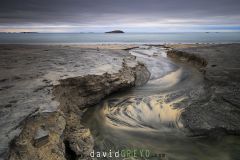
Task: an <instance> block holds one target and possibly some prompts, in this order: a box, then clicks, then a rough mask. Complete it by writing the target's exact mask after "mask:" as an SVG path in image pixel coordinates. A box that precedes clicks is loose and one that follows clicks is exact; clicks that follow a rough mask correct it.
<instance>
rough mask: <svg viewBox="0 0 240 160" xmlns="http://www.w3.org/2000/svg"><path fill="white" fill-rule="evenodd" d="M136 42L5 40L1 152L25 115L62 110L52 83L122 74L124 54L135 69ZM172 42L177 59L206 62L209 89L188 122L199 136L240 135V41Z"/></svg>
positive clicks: (0, 59)
mask: <svg viewBox="0 0 240 160" xmlns="http://www.w3.org/2000/svg"><path fill="white" fill-rule="evenodd" d="M135 47H137V45H119V44H118V45H107V44H105V45H0V66H1V67H0V69H1V72H0V77H1V78H0V115H1V116H0V126H1V131H0V146H1V147H0V154H1V156H6V151H7V149H8V143H9V142H10V141H11V140H12V139H13V137H14V136H15V135H18V134H19V133H20V132H21V127H20V126H21V125H23V123H21V122H24V123H25V121H24V119H25V118H26V117H28V116H29V115H30V114H32V113H35V112H36V111H41V112H54V111H56V110H57V109H58V107H59V102H58V101H57V100H55V99H54V95H53V86H55V85H58V84H59V81H61V80H62V79H68V78H74V77H79V76H86V75H88V74H90V75H103V74H104V73H106V72H107V73H109V74H110V75H112V74H117V73H118V72H119V71H120V70H121V69H122V68H123V63H124V62H125V61H124V59H129V61H131V62H129V63H128V66H129V67H130V68H131V67H132V68H134V66H136V65H137V62H136V61H135V60H134V57H133V56H131V55H130V54H129V53H128V51H126V50H127V49H129V48H135ZM167 47H170V48H171V49H173V50H174V52H173V54H171V57H172V58H173V59H175V60H179V61H182V62H184V63H191V64H194V65H195V64H196V61H195V59H194V58H192V56H193V57H195V56H196V55H197V56H200V57H202V58H204V59H205V60H206V62H207V63H206V64H205V65H202V66H201V65H199V64H197V65H195V67H198V68H199V70H200V71H201V72H202V73H203V74H204V77H205V84H206V86H205V89H206V90H207V91H208V93H209V94H208V95H206V97H204V98H202V99H200V100H196V101H194V102H195V103H192V104H191V105H190V106H189V107H187V108H186V110H185V112H184V113H183V114H182V119H183V121H184V124H185V127H186V128H188V129H190V130H191V131H192V132H193V133H194V135H202V134H206V133H208V131H209V130H215V129H223V130H224V132H225V131H226V132H227V133H229V134H238V135H239V133H240V127H239V126H240V114H239V105H240V100H239V96H238V95H239V92H240V88H239V87H240V84H239V82H240V63H239V61H240V56H239V51H240V45H239V44H226V45H168V46H167ZM182 53H185V54H182ZM194 65H193V67H194ZM118 76H120V75H118ZM110 77H111V76H110ZM144 78H145V77H143V79H144ZM125 80H126V79H125ZM94 83H96V82H94ZM131 83H132V82H131ZM67 84H68V83H67ZM121 84H122V82H121ZM65 102H67V100H66V101H64V103H65ZM55 116H56V115H55ZM56 117H59V115H58V116H56ZM53 119H54V118H53ZM41 120H42V119H41ZM64 123H65V122H64ZM34 125H35V124H34ZM51 125H53V124H51ZM61 127H62V126H58V128H61ZM61 131H62V130H61ZM65 145H66V144H65ZM39 154H41V153H39ZM63 157H64V156H63Z"/></svg>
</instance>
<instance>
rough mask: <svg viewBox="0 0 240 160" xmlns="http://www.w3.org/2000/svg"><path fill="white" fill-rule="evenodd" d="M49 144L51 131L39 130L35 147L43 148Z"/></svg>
mask: <svg viewBox="0 0 240 160" xmlns="http://www.w3.org/2000/svg"><path fill="white" fill-rule="evenodd" d="M48 142H49V131H45V130H43V129H41V128H39V129H38V130H37V131H36V133H35V136H34V146H35V147H41V146H43V145H45V144H46V143H48Z"/></svg>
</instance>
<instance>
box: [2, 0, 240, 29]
mask: <svg viewBox="0 0 240 160" xmlns="http://www.w3.org/2000/svg"><path fill="white" fill-rule="evenodd" d="M112 29H121V30H124V31H127V32H186V31H240V0H1V5H0V32H23V31H36V32H104V31H109V30H112Z"/></svg>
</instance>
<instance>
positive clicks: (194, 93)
mask: <svg viewBox="0 0 240 160" xmlns="http://www.w3.org/2000/svg"><path fill="white" fill-rule="evenodd" d="M239 51H240V44H168V45H156V44H155V45H150V44H149V45H147V44H145V45H143V44H81V45H80V44H79V45H77V44H75V45H70V44H62V45H60V44H59V45H46V44H45V45H43V44H42V45H33V44H32V45H25V44H22V45H20V44H1V45H0V66H1V72H0V74H1V75H0V77H1V78H0V97H1V98H0V99H1V100H0V108H1V110H0V114H1V117H0V119H1V120H0V121H1V122H0V125H1V131H0V132H1V133H0V143H1V144H0V146H1V148H0V155H1V157H3V158H6V159H14V160H15V159H16V160H17V159H77V158H79V159H80V158H82V159H92V157H90V153H91V152H92V150H93V148H98V149H100V150H102V149H104V147H103V148H101V145H100V143H99V142H98V141H96V140H99V139H98V138H99V137H98V136H96V133H99V134H100V135H102V137H104V135H105V136H106V137H107V136H113V137H114V136H115V137H114V138H115V139H117V142H116V141H114V140H113V141H111V142H108V141H107V140H105V141H104V140H103V143H104V144H106V146H105V147H106V149H109V147H110V149H111V145H110V144H112V145H113V146H115V147H116V148H118V147H119V146H118V145H116V144H117V143H118V141H119V139H121V137H128V136H129V137H130V138H131V134H133V135H134V137H136V139H134V140H132V141H128V140H127V139H126V141H125V140H124V139H122V143H123V144H122V145H123V146H124V145H127V146H128V145H129V146H128V147H130V146H131V145H134V146H142V145H146V146H148V147H149V148H151V147H152V148H151V151H153V152H154V153H159V152H164V153H165V152H166V154H167V156H169V157H170V158H173V159H174V157H175V156H178V155H179V154H180V155H183V157H182V159H184V158H189V159H191V158H196V157H194V155H188V154H187V153H186V150H187V149H189V148H186V150H181V151H179V153H175V152H174V151H168V150H167V149H166V150H164V147H163V149H162V150H161V149H160V150H158V149H156V148H157V147H156V146H159V145H161V144H154V143H156V139H158V140H159V142H160V141H161V140H163V139H164V138H166V139H167V140H169V141H166V142H162V143H164V144H165V148H171V147H172V148H174V147H176V148H177V147H179V146H178V145H176V146H174V145H173V144H171V142H172V141H174V142H178V141H179V143H180V144H181V145H183V144H186V145H189V146H190V147H192V148H194V149H198V147H199V146H194V145H193V141H195V140H192V139H191V138H189V137H194V138H195V139H197V141H198V142H202V141H201V138H203V137H205V138H209V137H212V139H214V140H216V144H218V142H219V139H223V141H221V142H222V144H223V145H222V146H219V148H218V147H216V148H217V149H216V150H215V151H212V150H211V149H209V155H203V158H206V157H208V156H210V157H211V158H212V159H218V158H219V157H218V156H216V155H215V156H216V157H214V154H213V153H214V152H215V153H218V154H219V156H223V157H224V158H225V159H232V158H236V157H237V156H239V155H238V154H239V152H238V151H239V149H237V147H239V144H240V139H239V137H238V136H239V134H240V124H239V123H240V112H239V109H240V108H239V105H240V99H239V96H238V95H239V92H240V88H239V86H240V84H239V82H240V74H239V73H240V63H239V61H240V56H239ZM135 88H136V89H135ZM118 93H119V94H118ZM112 96H113V97H112ZM105 100H106V101H105ZM102 102H106V103H104V104H105V106H104V105H102ZM110 102H111V103H110ZM120 102H121V103H120ZM106 104H107V108H108V107H109V108H108V109H106V108H105V107H106ZM136 104H141V106H142V108H140V110H141V112H142V113H148V114H143V115H141V114H140V111H136V110H137V109H136V107H137V106H136ZM155 104H156V105H155ZM158 104H161V105H163V106H164V107H166V108H164V107H162V108H163V109H165V110H164V111H163V110H161V109H160V110H154V107H157V105H158ZM99 105H100V106H99ZM102 106H103V107H102ZM114 106H115V107H116V108H118V109H116V110H115V109H111V108H114ZM129 106H130V108H129ZM121 107H122V108H125V109H126V110H121ZM146 108H148V109H147V110H146ZM151 108H152V109H151ZM126 111H128V112H126ZM126 113H127V114H128V113H131V114H128V115H126ZM155 113H157V114H156V115H155ZM135 114H136V115H135ZM137 114H139V115H140V117H141V116H142V117H141V118H139V117H138V116H137ZM158 114H159V115H158ZM164 114H167V115H168V114H169V117H172V118H170V119H168V118H166V117H164ZM129 116H130V118H129ZM131 116H132V118H131ZM102 117H104V123H102V122H101V123H96V124H95V121H96V120H102ZM144 117H147V118H146V119H144ZM149 117H152V119H151V118H149ZM159 117H161V118H159ZM159 119H160V120H161V121H160V122H159ZM99 122H100V121H99ZM140 122H141V123H140ZM158 122H159V124H161V125H159V124H158ZM166 124H167V125H166ZM169 124H170V125H169ZM106 126H107V127H106ZM98 127H99V128H98ZM104 130H105V131H106V130H107V131H109V132H108V133H105V132H103V131H104ZM132 130H135V132H136V133H135V132H133V131H132ZM148 131H149V133H151V135H150V134H149V133H146V132H148ZM158 131H161V132H158ZM156 132H157V134H156ZM119 133H121V134H119ZM130 133H131V134H130ZM161 133H162V135H167V134H168V135H171V136H166V137H165V136H163V137H161V136H160V137H159V135H161ZM146 135H147V136H146ZM151 136H152V139H155V142H154V140H149V142H146V144H145V143H144V142H142V141H143V140H144V139H145V137H151ZM156 137H157V138H156ZM179 137H180V138H179ZM183 137H184V138H183ZM110 138H111V137H110ZM114 138H113V139H114ZM229 140H231V141H230V142H229ZM146 141H147V140H146ZM186 141H187V142H186ZM205 141H206V139H205V140H204V143H203V145H206V146H207V147H209V148H214V147H213V146H214V144H208V142H206V143H205ZM139 142H140V144H139ZM128 143H129V144H128ZM214 143H215V141H214ZM229 144H230V145H232V148H231V147H230V148H228V149H227V150H225V151H224V152H222V153H221V149H222V148H221V147H225V146H229ZM103 146H104V145H103ZM216 146H217V145H216ZM119 148H121V147H119ZM159 148H160V147H159ZM196 152H197V151H196ZM203 152H204V151H203ZM203 152H200V153H197V155H198V156H199V155H201V154H202V153H203ZM210 152H211V153H210ZM220 153H221V154H220ZM171 156H172V157H171ZM192 156H193V157H192ZM198 158H199V159H201V157H200V156H199V157H198Z"/></svg>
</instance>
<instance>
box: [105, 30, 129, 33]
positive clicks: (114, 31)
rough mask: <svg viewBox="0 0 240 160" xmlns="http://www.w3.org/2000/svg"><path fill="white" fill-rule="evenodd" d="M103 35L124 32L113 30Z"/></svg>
mask: <svg viewBox="0 0 240 160" xmlns="http://www.w3.org/2000/svg"><path fill="white" fill-rule="evenodd" d="M105 33H124V32H123V31H121V30H113V31H109V32H105Z"/></svg>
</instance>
